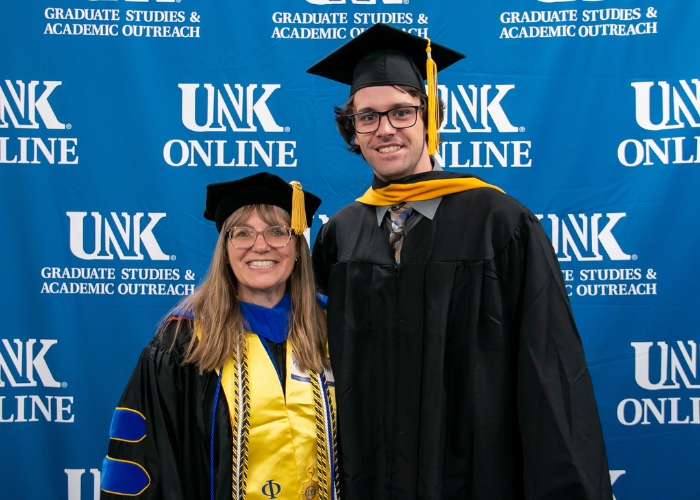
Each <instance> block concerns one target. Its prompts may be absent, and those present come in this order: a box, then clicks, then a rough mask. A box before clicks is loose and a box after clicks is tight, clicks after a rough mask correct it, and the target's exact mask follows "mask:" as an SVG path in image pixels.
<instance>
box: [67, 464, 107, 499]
mask: <svg viewBox="0 0 700 500" xmlns="http://www.w3.org/2000/svg"><path fill="white" fill-rule="evenodd" d="M63 471H64V472H65V473H66V476H68V500H83V495H82V491H83V481H84V479H83V476H85V475H86V474H85V472H86V471H85V469H64V470H63ZM90 474H91V475H92V478H91V479H92V485H91V488H90V489H89V490H88V491H89V492H90V493H89V494H86V495H85V497H84V498H85V500H99V498H100V476H101V473H100V470H99V469H90ZM87 482H88V484H89V483H90V477H88V478H87Z"/></svg>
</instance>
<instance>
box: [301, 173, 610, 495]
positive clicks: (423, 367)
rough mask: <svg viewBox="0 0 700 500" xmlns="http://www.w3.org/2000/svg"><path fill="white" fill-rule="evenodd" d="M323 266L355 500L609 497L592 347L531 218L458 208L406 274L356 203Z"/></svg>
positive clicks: (344, 455)
mask: <svg viewBox="0 0 700 500" xmlns="http://www.w3.org/2000/svg"><path fill="white" fill-rule="evenodd" d="M451 175H455V174H450V173H445V172H430V173H425V174H417V175H413V176H409V177H407V178H405V179H403V180H402V181H398V182H403V183H408V182H416V181H421V180H428V179H439V178H446V177H449V176H451ZM462 177H465V176H462ZM383 185H385V184H382V183H381V182H379V181H378V180H377V179H375V186H374V187H375V188H376V187H381V186H383ZM313 259H314V268H315V272H316V276H317V280H318V286H319V288H320V289H321V290H322V291H323V292H325V293H327V294H328V296H329V301H328V309H327V313H328V324H329V337H330V338H329V348H330V356H331V362H332V363H333V372H334V374H335V380H336V401H337V407H338V425H339V446H340V452H341V467H342V471H343V472H342V478H343V481H342V491H343V496H344V498H345V499H348V500H356V499H357V500H359V499H370V498H371V499H378V500H387V499H401V500H404V499H405V500H409V499H418V498H420V499H467V498H469V499H472V498H473V499H489V500H492V499H506V498H528V499H567V500H570V499H578V498H589V499H600V498H611V486H610V479H609V472H608V464H607V458H606V452H605V445H604V442H603V437H602V430H601V425H600V419H599V415H598V411H597V407H596V402H595V399H594V395H593V389H592V385H591V379H590V375H589V372H588V369H587V367H586V361H585V358H584V352H583V348H582V345H581V339H580V337H579V334H578V331H577V329H576V326H575V324H574V319H573V316H572V312H571V307H570V304H569V300H568V297H567V294H566V290H565V287H564V284H563V281H562V277H561V271H560V268H559V265H558V262H557V260H556V256H555V255H554V252H553V249H552V245H551V242H550V241H549V239H548V238H547V236H546V234H545V232H544V230H543V229H542V226H541V224H540V222H539V220H538V219H537V217H535V216H534V215H533V214H532V213H530V211H528V210H527V209H526V208H525V207H523V206H522V205H521V204H520V203H518V202H517V201H515V200H514V199H513V198H511V197H509V196H507V195H504V194H502V193H501V192H499V191H497V190H494V189H489V188H481V189H473V190H469V191H463V192H459V193H456V194H450V195H445V196H444V197H443V198H442V201H441V202H440V205H439V208H438V210H437V212H436V214H435V216H434V219H433V220H430V219H428V218H425V217H423V218H422V219H421V220H419V221H418V223H417V224H416V225H415V226H413V227H412V228H411V229H410V231H409V232H408V233H407V234H406V235H405V239H404V242H403V248H402V251H401V264H400V265H399V266H398V267H397V266H395V265H394V262H393V251H392V249H391V248H390V246H389V243H388V233H387V230H386V229H385V228H384V227H383V226H382V227H380V226H378V224H377V218H376V209H375V207H373V206H368V205H363V204H361V203H358V202H355V203H352V204H351V205H349V206H347V207H345V208H343V209H342V210H340V211H339V212H338V213H337V214H335V215H334V216H333V217H331V219H330V221H329V222H328V223H326V224H325V225H324V226H323V227H322V228H321V229H320V230H319V234H318V237H317V240H316V243H315V245H314V250H313Z"/></svg>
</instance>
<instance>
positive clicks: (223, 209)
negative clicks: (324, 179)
mask: <svg viewBox="0 0 700 500" xmlns="http://www.w3.org/2000/svg"><path fill="white" fill-rule="evenodd" d="M246 205H274V206H277V207H280V208H282V209H284V210H286V211H287V212H289V214H291V218H292V221H291V224H290V225H291V227H292V229H293V230H294V232H295V233H296V234H301V233H303V232H304V230H306V229H307V228H309V227H311V222H312V220H313V217H314V213H315V212H316V210H317V209H318V207H319V206H320V205H321V199H320V198H318V197H317V196H315V195H314V194H312V193H309V192H308V191H304V190H302V188H301V184H300V183H298V182H297V181H292V182H289V183H287V182H286V181H285V180H284V179H282V178H281V177H278V176H276V175H272V174H269V173H267V172H261V173H259V174H254V175H250V176H248V177H244V178H242V179H238V180H235V181H226V182H217V183H214V184H209V185H208V186H207V200H206V207H205V209H204V218H205V219H207V220H211V221H214V222H215V223H216V229H217V230H218V231H221V228H222V226H223V224H224V222H225V221H226V219H228V217H229V216H230V215H231V214H232V213H233V212H235V211H236V210H238V209H239V208H241V207H244V206H246Z"/></svg>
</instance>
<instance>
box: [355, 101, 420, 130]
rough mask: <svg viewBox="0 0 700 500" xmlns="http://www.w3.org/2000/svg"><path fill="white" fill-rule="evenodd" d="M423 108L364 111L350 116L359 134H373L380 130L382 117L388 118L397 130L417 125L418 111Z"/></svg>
mask: <svg viewBox="0 0 700 500" xmlns="http://www.w3.org/2000/svg"><path fill="white" fill-rule="evenodd" d="M421 108H422V106H401V107H399V108H393V109H390V110H388V111H363V112H361V113H353V114H351V115H348V118H350V119H351V120H352V125H353V127H355V132H357V133H358V134H371V133H372V132H376V131H377V129H379V122H380V121H381V119H382V116H386V119H387V120H389V124H390V125H391V126H392V127H394V128H396V129H400V128H409V127H412V126H414V125H415V124H416V120H417V119H418V110H419V109H421Z"/></svg>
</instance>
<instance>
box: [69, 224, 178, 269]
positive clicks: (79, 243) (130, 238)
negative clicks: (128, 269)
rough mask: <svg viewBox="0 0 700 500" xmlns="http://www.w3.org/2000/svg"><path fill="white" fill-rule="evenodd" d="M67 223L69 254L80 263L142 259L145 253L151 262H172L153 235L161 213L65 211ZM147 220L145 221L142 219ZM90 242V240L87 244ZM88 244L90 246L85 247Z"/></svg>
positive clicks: (171, 258)
mask: <svg viewBox="0 0 700 500" xmlns="http://www.w3.org/2000/svg"><path fill="white" fill-rule="evenodd" d="M66 215H67V216H68V219H69V220H70V251H71V252H72V253H73V255H75V256H76V257H78V258H79V259H83V260H113V259H114V254H115V253H116V255H117V256H118V257H119V259H120V260H143V259H144V252H145V253H146V254H148V257H149V258H150V259H151V260H174V258H173V257H171V256H170V255H166V254H165V253H163V250H161V248H160V245H159V244H158V240H156V237H155V235H154V234H153V229H154V228H155V226H156V224H158V222H160V220H161V219H163V218H164V217H165V216H166V214H164V213H148V215H147V216H145V214H143V213H142V212H137V213H135V214H134V215H130V214H127V213H126V212H122V213H121V214H117V213H116V212H111V213H110V215H109V216H105V217H103V216H102V214H100V213H99V212H90V216H89V217H88V213H87V212H66ZM144 217H146V218H144ZM87 240H91V241H87ZM86 243H89V245H86Z"/></svg>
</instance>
